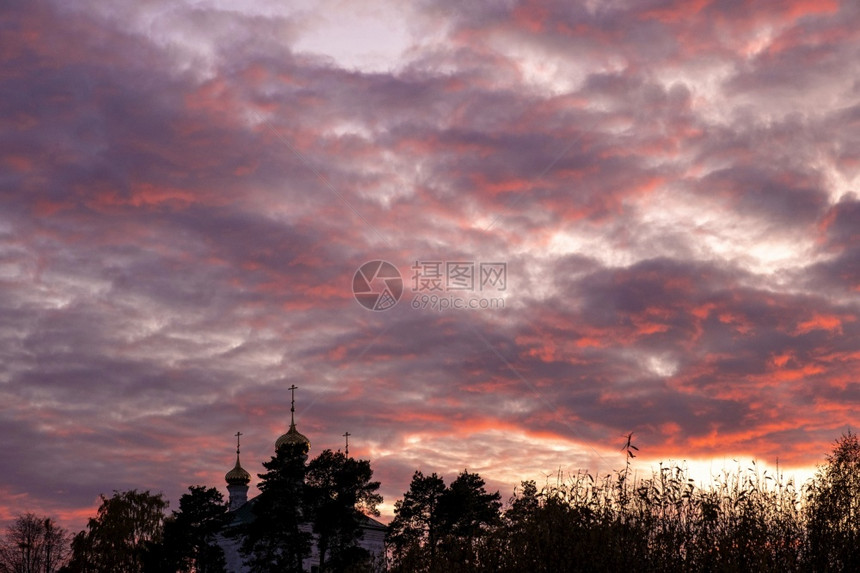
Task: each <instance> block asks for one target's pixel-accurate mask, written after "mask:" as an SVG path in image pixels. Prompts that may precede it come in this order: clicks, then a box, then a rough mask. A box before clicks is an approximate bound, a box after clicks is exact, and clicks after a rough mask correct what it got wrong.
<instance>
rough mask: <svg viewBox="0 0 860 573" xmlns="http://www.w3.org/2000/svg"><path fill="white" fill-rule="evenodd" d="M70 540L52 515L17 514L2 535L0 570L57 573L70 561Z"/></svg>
mask: <svg viewBox="0 0 860 573" xmlns="http://www.w3.org/2000/svg"><path fill="white" fill-rule="evenodd" d="M70 541H71V536H70V535H69V533H68V531H66V530H65V529H63V528H62V527H58V526H57V524H56V523H54V520H52V519H51V518H49V517H40V516H37V515H35V514H33V513H25V514H22V515H18V517H16V518H15V521H14V522H13V523H12V524H11V525H9V526H8V527H7V528H6V534H5V535H4V536H3V537H2V538H0V573H54V572H56V571H58V570H59V568H60V567H61V566H63V565H64V564H65V562H66V561H67V560H68V557H69V551H70V547H69V543H70Z"/></svg>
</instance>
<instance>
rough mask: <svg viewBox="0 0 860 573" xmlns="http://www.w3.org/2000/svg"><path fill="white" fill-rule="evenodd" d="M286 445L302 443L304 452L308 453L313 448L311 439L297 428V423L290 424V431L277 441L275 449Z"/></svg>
mask: <svg viewBox="0 0 860 573" xmlns="http://www.w3.org/2000/svg"><path fill="white" fill-rule="evenodd" d="M285 445H300V446H303V451H304V453H308V452H309V451H310V449H311V441H310V440H309V439H307V438H306V437H305V436H304V435H303V434H301V433H299V431H298V430H297V429H296V424H295V422H293V423H292V424H290V429H289V431H288V432H287V433H286V434H284V435H283V436H281V437H280V438H278V439H277V440H276V441H275V451H278V450H280V449H281V448H282V447H283V446H285Z"/></svg>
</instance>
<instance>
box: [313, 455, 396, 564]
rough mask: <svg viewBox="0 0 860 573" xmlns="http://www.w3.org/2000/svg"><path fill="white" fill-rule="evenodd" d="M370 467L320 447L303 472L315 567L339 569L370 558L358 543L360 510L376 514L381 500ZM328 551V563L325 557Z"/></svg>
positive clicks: (360, 531)
mask: <svg viewBox="0 0 860 573" xmlns="http://www.w3.org/2000/svg"><path fill="white" fill-rule="evenodd" d="M372 477H373V470H372V469H371V468H370V462H369V461H367V460H356V459H353V458H349V457H347V456H346V455H345V454H343V453H341V452H332V451H331V450H324V451H323V452H322V453H320V455H319V456H317V457H316V458H314V459H313V460H311V462H310V463H309V464H308V467H307V474H306V489H305V493H306V497H305V500H306V508H307V516H308V517H309V518H310V520H311V523H312V525H313V532H314V533H315V534H316V535H317V548H318V551H319V570H320V571H325V570H326V569H327V568H329V565H330V566H331V568H335V569H337V570H343V569H344V568H346V567H347V566H348V565H350V564H352V562H354V561H366V560H367V559H369V558H370V554H369V552H368V551H367V550H365V549H363V548H361V547H359V546H358V540H359V539H361V536H362V533H363V532H362V529H361V525H362V521H363V519H362V517H363V514H362V511H364V512H367V513H370V514H372V515H379V511H378V510H377V509H376V506H377V505H378V504H379V503H382V496H380V495H379V494H378V493H376V492H377V490H378V489H379V482H378V481H370V480H371V478H372ZM329 552H330V553H331V559H330V561H331V563H328V562H327V561H326V557H327V555H328V554H329Z"/></svg>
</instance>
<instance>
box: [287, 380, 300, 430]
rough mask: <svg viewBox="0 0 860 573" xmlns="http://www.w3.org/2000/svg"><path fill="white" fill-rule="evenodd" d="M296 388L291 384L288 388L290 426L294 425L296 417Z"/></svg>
mask: <svg viewBox="0 0 860 573" xmlns="http://www.w3.org/2000/svg"><path fill="white" fill-rule="evenodd" d="M298 388H299V387H298V386H296V385H295V384H293V385H292V386H290V387H289V391H290V395H291V398H290V425H291V426H295V425H296V415H295V414H296V390H298Z"/></svg>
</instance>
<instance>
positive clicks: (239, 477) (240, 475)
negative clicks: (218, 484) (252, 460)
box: [224, 454, 251, 485]
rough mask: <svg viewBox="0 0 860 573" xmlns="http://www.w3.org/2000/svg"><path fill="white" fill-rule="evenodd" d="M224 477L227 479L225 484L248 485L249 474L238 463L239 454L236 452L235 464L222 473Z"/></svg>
mask: <svg viewBox="0 0 860 573" xmlns="http://www.w3.org/2000/svg"><path fill="white" fill-rule="evenodd" d="M224 479H225V480H227V485H248V482H249V481H251V474H249V473H248V472H246V471H245V470H244V469H243V468H242V466H241V465H239V454H236V465H235V466H233V469H232V470H230V471H229V472H227V473H226V474H225V475H224Z"/></svg>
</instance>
